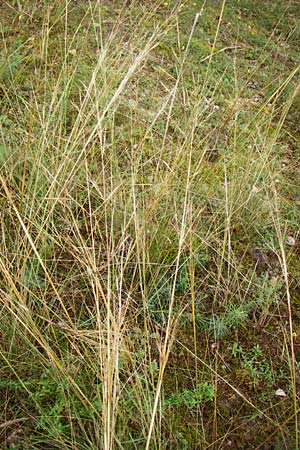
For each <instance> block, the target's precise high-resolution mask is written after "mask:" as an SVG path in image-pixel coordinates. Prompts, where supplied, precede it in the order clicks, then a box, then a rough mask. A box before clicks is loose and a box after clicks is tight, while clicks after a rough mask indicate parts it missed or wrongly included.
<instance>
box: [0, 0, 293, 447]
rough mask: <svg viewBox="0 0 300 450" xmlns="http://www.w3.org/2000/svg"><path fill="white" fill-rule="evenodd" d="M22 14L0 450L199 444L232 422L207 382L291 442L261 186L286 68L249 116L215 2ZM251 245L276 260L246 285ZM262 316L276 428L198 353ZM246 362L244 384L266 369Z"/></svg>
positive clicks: (8, 128) (8, 109)
mask: <svg viewBox="0 0 300 450" xmlns="http://www.w3.org/2000/svg"><path fill="white" fill-rule="evenodd" d="M29 4H30V2H28V5H29ZM28 5H27V3H26V4H25V5H23V6H22V5H19V8H16V9H15V10H14V8H15V6H13V7H12V11H15V13H18V17H19V16H20V17H21V18H18V23H19V22H22V20H23V21H25V20H26V21H28V22H26V26H27V27H28V33H29V34H30V33H32V36H30V37H29V38H26V39H21V40H20V39H19V38H14V37H13V38H12V41H13V42H12V41H10V40H7V38H6V34H5V33H6V32H5V33H4V31H3V30H2V40H3V46H2V48H1V63H0V77H1V79H0V96H1V97H0V102H1V108H2V111H3V112H2V113H1V116H0V167H1V174H0V182H1V197H0V205H1V235H2V242H1V257H0V267H1V279H0V289H1V298H2V301H1V305H2V306H1V308H2V314H3V316H2V317H3V319H2V321H1V326H0V327H1V336H2V337H1V343H0V358H1V361H2V364H1V365H2V369H1V372H0V390H1V399H2V400H1V401H0V402H1V407H2V410H3V419H2V422H1V424H0V439H1V441H0V442H1V445H2V443H3V445H5V446H6V448H13V447H15V448H18V446H19V447H20V448H32V449H33V448H45V447H47V448H48V447H51V448H70V449H71V448H75V447H76V448H104V449H106V450H108V449H113V448H120V449H121V448H125V449H126V448H145V449H147V450H148V449H150V448H162V447H166V446H168V445H171V443H172V442H173V441H172V439H173V438H174V436H175V435H177V434H178V436H179V438H180V442H181V443H182V448H184V446H185V447H186V448H192V447H194V446H195V445H196V443H198V444H199V439H201V442H203V445H207V444H208V443H209V444H208V445H210V444H211V445H213V444H214V443H216V442H219V441H220V440H222V442H223V441H224V439H226V436H227V434H228V435H229V433H230V431H228V427H227V425H228V423H229V422H230V421H231V422H230V423H231V424H232V423H233V422H234V420H233V419H234V418H230V420H229V422H224V423H222V425H221V426H220V427H219V428H218V420H219V418H218V408H222V389H224V386H226V388H227V389H229V390H230V392H231V393H232V392H234V395H236V396H237V402H238V401H239V402H241V403H240V404H239V407H240V408H241V409H242V408H249V409H250V410H251V411H253V410H254V411H256V412H257V411H258V412H259V413H260V414H261V417H263V419H264V420H265V423H267V424H268V426H272V427H273V428H272V430H273V432H274V433H275V432H278V430H280V432H282V433H283V426H282V423H283V424H284V423H286V422H285V421H286V417H285V411H288V414H289V418H290V417H292V419H291V420H289V419H288V420H289V422H293V426H294V428H295V432H294V436H296V443H297V439H298V438H297V436H298V434H297V428H298V423H297V408H298V397H297V385H296V353H295V347H294V340H293V339H294V337H293V336H294V335H293V332H294V321H293V310H292V291H291V285H290V278H289V268H288V257H287V250H286V245H285V242H286V241H285V233H286V230H285V224H283V223H282V221H283V219H282V202H283V200H282V198H281V197H280V192H279V190H278V187H277V185H278V183H277V181H276V180H277V178H278V177H279V176H281V165H280V159H281V156H282V154H281V153H279V152H278V139H279V136H281V131H282V128H283V126H284V123H285V119H286V117H287V116H288V113H289V110H290V108H291V107H292V105H293V102H294V100H295V98H296V95H297V93H298V90H299V84H297V83H296V82H295V79H296V75H297V73H298V72H297V70H298V69H296V68H295V69H294V70H293V71H292V72H291V73H290V74H289V75H288V74H287V75H286V76H285V78H284V79H283V80H280V83H279V85H278V86H276V87H275V88H274V89H273V92H271V93H270V94H269V96H266V97H265V98H263V100H261V102H258V103H255V102H254V101H253V102H250V101H249V98H248V97H246V96H244V94H243V89H241V87H240V85H241V84H242V83H243V77H244V76H245V73H244V69H243V68H239V67H238V66H237V60H236V53H235V52H236V51H237V50H238V48H237V47H238V46H235V45H227V44H228V43H227V44H226V45H225V41H224V42H223V41H222V39H225V40H226V39H227V38H228V37H226V36H225V35H226V33H227V31H226V30H227V29H226V28H224V33H225V35H224V33H223V34H222V33H221V31H222V26H223V25H222V18H223V14H224V8H225V11H226V5H225V2H223V5H222V7H221V8H219V7H210V8H207V9H205V5H203V8H202V9H201V10H200V12H193V11H194V10H192V9H191V7H190V6H189V5H188V4H187V3H184V2H183V3H182V2H178V4H177V3H176V4H174V5H173V4H172V6H170V5H161V4H160V3H159V2H157V4H156V5H155V7H153V8H152V9H151V10H150V9H149V8H147V7H144V6H142V5H140V3H139V2H131V4H130V6H128V8H129V9H128V10H127V9H126V8H125V7H122V8H121V10H120V11H118V10H117V8H114V7H113V6H112V5H110V4H109V3H108V4H107V5H102V4H101V2H100V3H99V2H88V6H87V7H86V9H85V11H84V14H83V15H82V16H81V15H79V13H78V14H77V13H76V11H75V10H72V9H70V8H71V6H72V5H71V4H69V3H68V2H67V3H66V4H65V5H64V6H63V7H62V6H61V3H60V2H53V5H51V6H52V7H51V8H50V6H49V5H48V6H47V5H44V6H43V7H42V14H41V12H40V11H39V10H38V9H35V7H36V5H35V6H34V8H33V10H32V12H31V13H30V11H27V10H26V8H27V6H28ZM81 6H82V5H81ZM228 8H232V7H231V6H228ZM80 11H82V9H80ZM204 11H205V14H207V17H208V18H210V19H211V18H212V17H215V16H218V17H217V21H216V22H213V23H215V25H212V23H210V22H207V23H206V24H204V23H203V21H202V14H204ZM232 11H234V9H230V12H231V13H232ZM108 13H109V14H108ZM7 14H8V13H7ZM9 14H12V12H11V11H10V13H9ZM35 14H36V15H35ZM35 18H36V20H42V22H41V27H39V30H38V31H37V30H36V28H35V27H34V26H33V27H32V28H30V24H31V23H32V21H34V20H35ZM201 21H202V22H201ZM23 23H24V22H23ZM19 26H21V25H20V23H19V25H18V26H17V33H20V30H19V28H18V27H19ZM224 26H225V25H224ZM204 38H205V39H206V40H207V41H209V42H206V43H203V42H202V41H203V39H204ZM243 38H244V39H246V35H245V36H243ZM217 44H218V45H219V47H220V48H219V47H218V48H217V47H216V46H217ZM251 45H253V42H252V44H251ZM227 52H228V53H229V54H227ZM199 57H200V58H201V61H200V62H199V61H198V59H199ZM197 58H198V59H197ZM196 62H197V64H196ZM199 64H200V65H199ZM199 67H200V69H201V70H200V71H199ZM239 70H241V72H239ZM240 73H241V75H240ZM239 77H240V78H239ZM255 86H256V85H255ZM255 89H256V88H255ZM263 94H264V93H263V92H262V93H261V95H262V97H263ZM247 95H248V94H247ZM282 95H285V100H284V103H283V102H282ZM260 98H261V97H260ZM284 205H285V206H286V203H284ZM285 206H284V207H285ZM290 242H291V241H290ZM253 244H255V245H258V246H260V247H262V248H263V247H266V248H267V249H268V250H269V251H271V252H273V255H274V257H275V256H276V258H277V261H278V262H277V263H276V264H273V265H272V264H271V265H270V270H269V271H267V272H264V273H258V270H257V266H256V265H255V264H254V263H253V261H251V258H250V256H249V249H250V248H251V246H252V245H253ZM272 271H275V273H273V272H272ZM271 272H272V273H271ZM274 280H275V281H274ZM283 298H285V299H286V302H285V301H283ZM286 304H287V310H284V312H282V311H283V309H284V308H285V307H286V306H285V305H286ZM281 308H283V309H281ZM277 313H278V314H279V316H280V320H279V321H278V322H276V320H277V319H276V315H277V316H278V314H277ZM284 314H285V317H287V318H288V328H287V327H286V325H285V323H284V321H283V319H282V318H281V315H284ZM271 322H274V323H275V325H274V326H277V329H278V327H279V328H280V327H281V330H282V331H281V335H280V336H281V340H282V342H281V344H282V343H284V346H285V347H284V358H285V361H286V362H287V364H288V367H289V369H290V374H289V378H288V380H286V381H287V382H289V383H290V384H291V386H292V388H291V389H290V390H289V392H292V396H293V401H292V406H291V405H289V407H287V408H286V410H284V412H283V413H281V415H280V414H279V413H278V411H277V409H276V405H274V408H273V406H272V408H273V409H272V408H270V409H269V410H268V411H265V410H264V409H263V406H262V405H261V404H260V403H258V404H254V401H255V400H256V399H255V400H253V399H251V398H250V399H249V398H247V397H245V395H244V394H242V391H240V390H239V389H238V388H237V387H236V386H235V380H234V379H233V380H230V381H227V380H226V378H224V377H222V375H221V373H223V372H222V371H223V370H224V368H223V367H222V366H220V364H223V362H222V363H220V360H219V353H218V351H219V348H218V351H216V348H217V347H216V346H218V345H222V341H225V343H226V339H228V340H230V338H231V337H232V335H233V334H234V333H239V332H241V333H243V331H245V330H247V331H248V332H249V328H250V329H251V327H253V326H257V325H259V326H262V325H263V326H266V327H267V324H268V323H271ZM249 323H250V326H249ZM241 330H242V331H241ZM267 331H268V332H269V333H272V332H273V331H272V329H271V327H270V328H268V330H267ZM216 340H218V342H217V343H216V342H215V341H216ZM231 341H232V340H231ZM212 343H213V346H212ZM186 344H187V345H186ZM280 348H282V346H281V347H280ZM182 352H183V353H182ZM245 355H246V356H247V358H248V360H251V364H252V365H251V364H250V365H249V364H248V365H247V363H246V360H247V358H246V357H245V358H244V360H245V367H246V368H247V369H248V370H252V375H253V377H255V376H256V378H255V380H256V381H257V380H259V379H260V378H259V377H261V373H260V372H262V371H263V369H266V364H265V365H263V366H261V365H259V361H258V360H259V358H258V357H256V356H257V355H256V356H255V357H254V356H253V355H252V354H251V355H252V356H251V355H250V356H251V357H250V356H249V354H248V353H247V354H246V353H245ZM176 358H177V359H176ZM251 358H252V359H251ZM221 359H222V358H221ZM264 361H265V360H264ZM225 366H226V364H225ZM255 370H256V372H255ZM257 371H260V372H259V373H258V374H257ZM171 372H172V379H171V383H170V373H171ZM267 372H268V371H267ZM268 373H269V372H268ZM255 374H256V375H255ZM207 380H210V381H207ZM256 381H255V382H256ZM165 384H168V389H167V390H166V391H165V390H164V388H165ZM170 384H171V390H170ZM191 385H193V386H196V388H195V389H191V388H190V386H191ZM175 387H176V388H175ZM165 392H168V394H166V395H165V397H164V393H165ZM229 397H230V396H229ZM212 405H213V406H212ZM186 408H187V409H188V412H187V415H190V416H185V411H184V410H185V409H186ZM209 408H210V409H209ZM208 409H209V411H210V413H212V414H210V417H213V420H212V421H211V420H208V421H207V424H206V423H204V422H205V421H204V420H203V414H204V415H205V414H206V412H207V411H208ZM167 410H168V411H167ZM166 411H167V412H166ZM174 411H175V412H174ZM248 412H249V411H248V410H247V413H248ZM173 414H175V415H177V416H176V417H175V419H176V420H175V419H174V417H173ZM191 416H193V418H192V419H191ZM183 417H185V418H186V419H187V422H188V423H189V425H188V426H187V428H186V429H183V428H180V430H177V429H176V424H177V423H178V421H181V418H183ZM235 418H236V419H238V418H237V417H235ZM195 421H196V424H197V427H196V428H197V429H198V428H199V431H197V432H195V435H192V434H191V435H190V436H189V435H188V432H189V430H191V426H190V424H191V423H193V424H194V423H195ZM182 422H184V421H182ZM18 424H21V425H20V426H19V427H18V428H17V429H16V425H18ZM230 427H231V425H230ZM193 428H195V427H194V425H193ZM218 430H219V431H218ZM223 430H227V431H225V432H223ZM230 430H231V428H230ZM197 433H198V434H197ZM218 433H220V434H218ZM222 433H223V434H222ZM224 433H225V434H224ZM224 436H225V437H224ZM179 438H178V439H179ZM204 443H205V444H204ZM198 444H197V445H198ZM172 445H173V446H174V444H172ZM201 445H202V444H201Z"/></svg>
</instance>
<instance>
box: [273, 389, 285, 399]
mask: <svg viewBox="0 0 300 450" xmlns="http://www.w3.org/2000/svg"><path fill="white" fill-rule="evenodd" d="M275 395H277V397H286V393H285V392H284V391H283V390H282V389H277V391H276V392H275Z"/></svg>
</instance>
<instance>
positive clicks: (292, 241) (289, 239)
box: [286, 236, 296, 246]
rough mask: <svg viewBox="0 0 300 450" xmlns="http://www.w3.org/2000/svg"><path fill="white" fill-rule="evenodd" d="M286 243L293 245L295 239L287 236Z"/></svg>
mask: <svg viewBox="0 0 300 450" xmlns="http://www.w3.org/2000/svg"><path fill="white" fill-rule="evenodd" d="M286 243H287V245H290V246H293V245H295V244H296V239H295V238H294V237H293V236H287V237H286Z"/></svg>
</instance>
